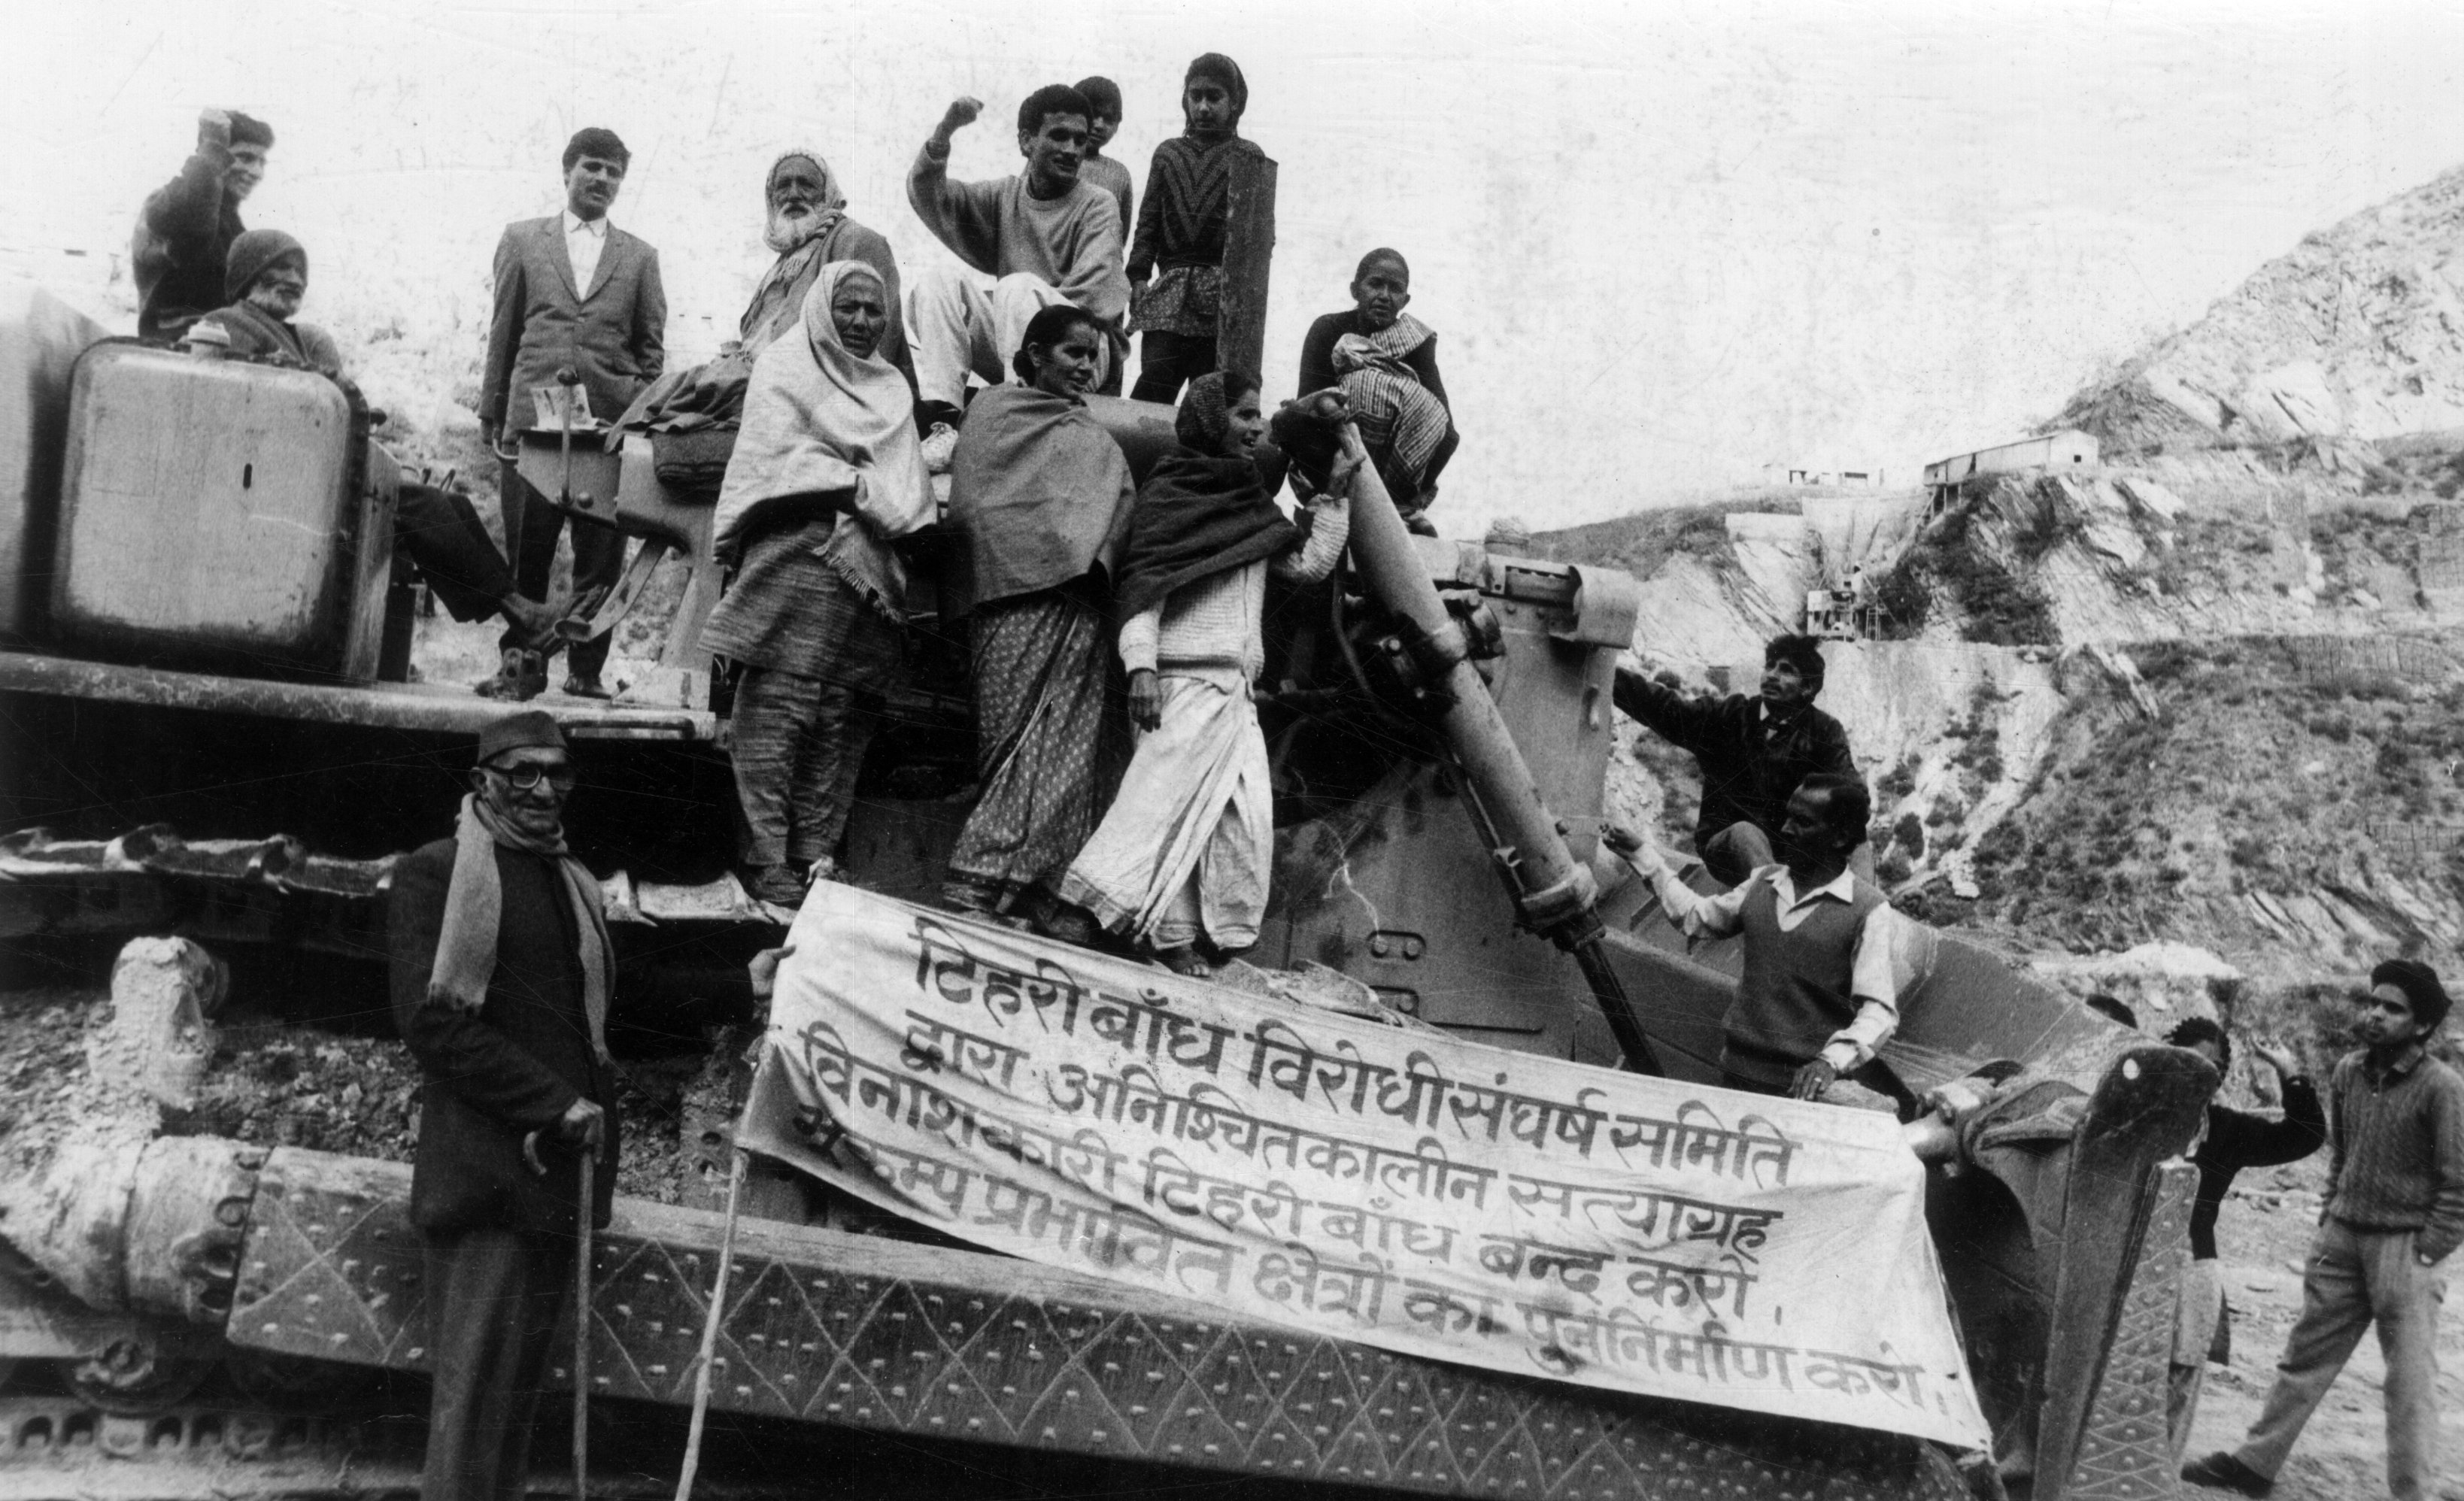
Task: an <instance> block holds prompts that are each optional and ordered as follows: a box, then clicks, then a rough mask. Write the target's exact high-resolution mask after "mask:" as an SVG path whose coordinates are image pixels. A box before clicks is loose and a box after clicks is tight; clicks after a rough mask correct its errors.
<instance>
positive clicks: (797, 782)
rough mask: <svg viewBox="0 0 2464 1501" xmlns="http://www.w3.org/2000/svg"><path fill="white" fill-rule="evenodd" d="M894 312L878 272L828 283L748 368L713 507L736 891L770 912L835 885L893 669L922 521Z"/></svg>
mask: <svg viewBox="0 0 2464 1501" xmlns="http://www.w3.org/2000/svg"><path fill="white" fill-rule="evenodd" d="M889 304H890V291H889V288H888V286H887V285H886V284H885V283H884V281H883V279H882V276H881V274H880V272H876V271H874V270H873V269H872V267H871V266H869V265H867V264H865V263H864V262H861V261H832V262H829V263H828V264H826V265H825V266H823V267H822V268H821V271H820V272H819V273H818V274H817V275H816V276H815V277H814V278H813V284H812V290H811V291H809V292H807V293H806V294H804V303H803V310H802V316H803V322H802V326H801V329H800V330H799V332H798V333H797V334H795V335H793V336H791V337H785V338H781V339H779V340H778V341H777V342H775V343H773V344H771V345H770V346H769V347H768V348H767V349H765V350H763V351H762V353H761V358H760V359H758V360H756V361H755V362H754V366H753V379H752V383H751V386H750V388H749V390H748V392H747V394H746V397H745V402H744V429H743V431H742V432H741V433H740V434H739V435H738V436H737V441H736V451H735V453H734V455H733V456H732V457H731V458H730V459H729V460H728V465H727V479H726V482H725V484H724V485H722V486H721V487H720V489H719V496H718V513H717V516H716V518H715V519H716V537H715V543H716V550H717V553H718V555H719V557H720V559H721V560H723V561H726V562H729V563H732V564H734V565H736V568H737V573H736V578H735V582H734V584H733V585H732V586H731V587H730V588H729V590H728V593H727V597H726V598H723V599H721V600H720V601H719V604H718V608H717V609H716V610H715V611H713V612H712V614H711V618H710V624H709V625H708V626H707V627H706V628H705V629H704V631H703V633H702V642H703V644H704V645H705V646H707V647H708V648H709V649H710V650H711V651H712V652H713V653H714V654H715V655H717V656H721V657H725V658H727V659H729V660H730V661H732V662H735V663H738V664H739V665H740V666H741V667H742V668H743V677H742V680H741V681H740V682H739V684H738V685H737V690H736V719H735V727H734V728H735V742H736V749H735V761H736V792H737V802H738V803H739V804H740V805H741V807H742V809H743V813H744V841H743V846H742V853H743V859H744V863H745V865H746V867H747V869H748V880H747V885H748V887H749V888H750V889H751V891H752V893H753V895H754V896H756V897H757V898H759V899H760V900H761V901H763V902H768V903H776V904H778V905H781V906H788V907H792V906H796V905H798V904H800V903H802V902H803V894H804V885H805V882H806V881H809V880H815V879H827V878H830V877H834V876H835V875H836V874H837V870H838V866H837V859H836V856H837V850H838V843H839V838H840V836H841V835H843V834H844V833H845V832H846V830H847V814H848V812H849V811H850V809H851V808H852V807H853V803H854V795H855V775H856V770H857V768H858V767H859V766H861V765H862V764H863V761H864V751H865V747H866V746H867V745H868V744H869V743H870V741H871V739H872V734H873V731H874V729H876V728H878V726H879V723H880V703H881V697H882V695H883V694H884V693H886V692H887V691H888V690H889V689H890V688H891V686H892V685H894V684H895V682H896V679H897V674H898V670H899V666H900V663H901V659H902V657H903V655H904V636H903V631H904V629H905V625H906V615H905V609H904V607H905V602H906V597H907V575H906V570H905V569H904V567H903V566H902V565H901V564H900V562H899V560H898V555H897V554H896V553H894V552H892V551H891V548H890V545H889V544H890V542H891V539H893V538H897V537H903V536H906V535H908V534H909V533H913V532H914V531H916V530H918V529H919V528H921V527H923V526H924V525H925V524H926V523H927V522H929V521H931V520H932V519H933V490H932V483H931V481H930V480H928V479H927V478H926V476H925V473H924V453H923V447H922V445H921V444H920V443H919V442H918V440H917V438H916V435H915V424H914V411H915V398H914V393H913V391H911V390H910V389H909V388H908V384H907V378H906V377H905V376H902V375H900V374H899V373H898V371H897V370H896V369H894V368H892V367H891V364H890V362H889V361H888V360H886V359H883V358H882V357H881V352H880V345H881V340H882V338H883V337H885V333H886V331H887V329H888V328H889V323H890V312H889ZM794 866H803V867H804V868H805V870H806V872H807V873H808V874H807V875H805V876H804V877H801V878H800V877H799V876H798V875H797V874H796V872H795V870H794V869H793V868H792V867H794Z"/></svg>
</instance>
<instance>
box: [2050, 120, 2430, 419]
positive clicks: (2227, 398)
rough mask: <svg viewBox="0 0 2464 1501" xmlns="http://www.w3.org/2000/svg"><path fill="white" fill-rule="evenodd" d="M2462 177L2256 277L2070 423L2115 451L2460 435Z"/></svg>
mask: <svg viewBox="0 0 2464 1501" xmlns="http://www.w3.org/2000/svg"><path fill="white" fill-rule="evenodd" d="M2459 323H2464V169H2458V170H2456V171H2453V172H2449V173H2447V174H2446V175H2444V176H2442V177H2439V178H2437V179H2436V180H2434V181H2432V182H2431V183H2428V184H2426V185H2422V186H2421V187H2418V188H2415V189H2413V190H2412V191H2411V192H2409V193H2406V194H2404V195H2402V196H2400V197H2397V198H2394V199H2390V200H2389V201H2387V203H2384V204H2381V205H2379V206H2378V207H2374V208H2370V209H2367V210H2365V211H2364V212H2361V213H2357V214H2355V215H2353V216H2352V217H2351V218H2349V219H2346V220H2344V221H2343V223H2341V224H2338V225H2336V226H2334V227H2333V228H2328V229H2323V230H2321V231H2320V232H2318V233H2315V234H2312V235H2311V236H2309V237H2308V238H2307V239H2304V240H2303V241H2302V242H2301V243H2300V244H2299V245H2298V246H2296V247H2295V248H2294V249H2293V250H2292V251H2291V252H2290V253H2288V254H2285V255H2283V256H2280V257H2278V258H2277V259H2276V260H2274V261H2271V262H2269V263H2268V264H2267V265H2265V266H2263V267H2261V268H2260V269H2259V271H2258V272H2256V273H2255V275H2253V276H2252V277H2251V278H2250V279H2249V280H2248V281H2246V282H2244V283H2243V284H2242V285H2241V287H2240V288H2239V289H2237V290H2236V291H2234V292H2233V294H2232V295H2230V296H2227V297H2225V298H2223V299H2222V300H2221V301H2219V302H2217V303H2216V304H2215V305H2214V306H2213V307H2211V308H2210V309H2209V310H2208V313H2207V315H2205V316H2204V317H2202V318H2200V319H2199V320H2198V321H2197V322H2195V323H2193V324H2191V325H2190V326H2189V327H2188V328H2186V329H2183V330H2182V331H2181V332H2179V333H2177V334H2175V335H2173V336H2172V337H2168V338H2166V339H2164V340H2162V341H2161V342H2159V343H2158V344H2156V345H2155V347H2153V348H2152V349H2149V350H2148V351H2146V352H2145V354H2143V355H2142V356H2140V357H2139V358H2138V359H2132V360H2130V361H2128V362H2127V363H2125V364H2124V365H2123V366H2122V367H2121V368H2120V369H2119V370H2116V371H2114V372H2113V373H2112V374H2111V375H2110V376H2109V377H2107V378H2105V379H2102V380H2100V381H2093V382H2091V383H2090V384H2089V385H2088V386H2087V387H2086V388H2085V389H2083V390H2081V391H2080V392H2079V395H2078V396H2077V397H2075V398H2073V399H2072V401H2071V402H2070V404H2069V406H2068V407H2067V408H2065V410H2064V411H2063V413H2062V415H2061V418H2060V420H2059V422H2060V424H2061V425H2065V426H2079V427H2084V428H2086V429H2087V430H2089V431H2091V432H2094V433H2095V434H2097V436H2098V437H2100V438H2101V439H2103V440H2104V443H2105V445H2106V451H2107V454H2108V456H2110V455H2111V454H2112V453H2113V452H2114V450H2116V449H2123V450H2148V449H2155V448H2160V447H2161V448H2165V449H2168V450H2169V449H2174V448H2178V447H2182V446H2194V447H2196V446H2211V445H2214V444H2218V443H2238V442H2260V443H2268V442H2281V441H2285V440H2289V439H2295V438H2325V439H2336V438H2358V439H2365V440H2366V439H2382V438H2389V437H2395V436H2398V435H2402V434H2408V433H2423V432H2438V431H2442V430H2446V429H2452V428H2455V427H2464V347H2459V344H2458V342H2457V339H2456V337H2455V329H2456V327H2457V326H2458V325H2459Z"/></svg>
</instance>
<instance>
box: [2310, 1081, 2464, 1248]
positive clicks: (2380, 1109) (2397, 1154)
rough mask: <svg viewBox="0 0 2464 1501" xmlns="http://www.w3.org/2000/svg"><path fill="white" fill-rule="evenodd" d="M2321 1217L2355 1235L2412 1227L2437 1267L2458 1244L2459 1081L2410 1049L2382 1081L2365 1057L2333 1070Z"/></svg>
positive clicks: (2463, 1214)
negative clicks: (2328, 1168)
mask: <svg viewBox="0 0 2464 1501" xmlns="http://www.w3.org/2000/svg"><path fill="white" fill-rule="evenodd" d="M2327 1096H2328V1099H2329V1102H2330V1105H2331V1108H2332V1110H2333V1112H2334V1114H2333V1122H2334V1129H2333V1133H2332V1134H2331V1135H2330V1137H2329V1141H2330V1142H2333V1143H2334V1152H2335V1166H2334V1169H2333V1171H2332V1173H2331V1175H2330V1176H2329V1178H2328V1182H2329V1184H2330V1185H2331V1187H2330V1188H2329V1189H2328V1198H2327V1212H2328V1213H2329V1214H2332V1215H2334V1216H2335V1217H2336V1218H2337V1219H2340V1220H2342V1221H2343V1222H2344V1223H2345V1224H2346V1225H2349V1226H2351V1227H2352V1228H2353V1229H2358V1230H2382V1231H2383V1230H2419V1231H2420V1232H2421V1239H2420V1242H2419V1244H2418V1245H2417V1246H2415V1248H2414V1249H2415V1250H2416V1251H2419V1252H2420V1253H2421V1254H2423V1255H2426V1256H2428V1257H2430V1258H2431V1259H2432V1260H2437V1259H2439V1258H2441V1257H2444V1256H2445V1255H2446V1254H2447V1253H2448V1252H2449V1251H2453V1250H2454V1249H2455V1247H2456V1246H2457V1244H2458V1243H2464V1078H2459V1077H2457V1076H2456V1073H2455V1071H2454V1070H2453V1069H2451V1068H2449V1067H2448V1066H2447V1065H2446V1064H2444V1063H2441V1062H2439V1061H2438V1060H2437V1059H2436V1058H2433V1057H2431V1056H2429V1055H2427V1054H2425V1053H2423V1052H2422V1051H2421V1050H2420V1049H2419V1048H2414V1049H2413V1050H2411V1051H2410V1052H2409V1053H2408V1054H2407V1055H2405V1056H2404V1057H2403V1058H2401V1059H2399V1060H2398V1061H2397V1062H2396V1064H2395V1065H2394V1066H2393V1067H2392V1068H2390V1069H2388V1070H2387V1073H2386V1074H2384V1075H2380V1074H2375V1073H2373V1072H2372V1071H2371V1069H2370V1066H2369V1053H2368V1051H2367V1050H2364V1051H2362V1052H2358V1053H2348V1054H2346V1055H2344V1056H2343V1058H2342V1059H2341V1060H2339V1061H2338V1062H2337V1064H2336V1072H2335V1073H2334V1075H2333V1076H2331V1077H2330V1078H2329V1081H2328V1085H2327Z"/></svg>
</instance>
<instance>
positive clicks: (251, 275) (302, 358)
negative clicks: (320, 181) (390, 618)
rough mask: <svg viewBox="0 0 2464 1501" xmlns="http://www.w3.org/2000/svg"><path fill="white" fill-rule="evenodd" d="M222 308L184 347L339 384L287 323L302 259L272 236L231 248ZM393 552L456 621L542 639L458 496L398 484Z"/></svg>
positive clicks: (304, 334) (328, 352)
mask: <svg viewBox="0 0 2464 1501" xmlns="http://www.w3.org/2000/svg"><path fill="white" fill-rule="evenodd" d="M224 292H225V294H226V295H227V296H229V297H230V299H231V303H230V305H229V306H228V307H224V308H221V309H219V310H217V311H215V312H213V313H209V314H208V315H206V316H205V317H203V318H200V319H198V320H197V324H196V326H194V327H192V328H191V329H190V330H189V337H190V339H191V341H192V342H196V343H201V344H210V343H212V342H214V337H213V336H214V334H215V333H216V332H217V331H219V333H220V334H221V335H222V342H223V343H224V344H225V346H226V348H227V352H228V353H230V354H231V355H236V356H243V357H246V358H249V359H265V360H270V361H272V362H274V363H276V364H289V365H298V366H301V367H303V368H305V369H309V370H315V371H318V372H319V373H321V374H324V375H328V376H331V377H333V378H334V379H335V380H337V381H341V380H343V374H342V355H341V349H340V347H339V346H337V345H336V344H335V342H334V340H333V338H332V337H331V336H329V335H328V334H326V332H325V331H324V330H323V329H320V328H319V327H317V326H316V325H315V324H313V323H300V322H297V321H295V319H296V317H297V314H298V312H299V304H300V303H301V302H302V301H304V300H305V299H306V297H307V295H308V251H307V250H306V248H305V247H303V246H302V245H300V243H299V242H298V241H297V240H295V239H293V238H292V237H291V236H290V235H287V234H285V233H283V232H282V231H281V230H279V229H251V230H249V231H248V232H247V233H245V234H243V235H241V236H240V237H239V238H238V239H236V240H233V241H232V242H231V256H230V261H229V268H228V271H227V272H226V273H225V277H224ZM393 525H394V536H393V542H394V547H395V549H396V550H397V551H399V552H401V553H402V554H404V555H407V556H408V557H409V559H410V560H411V562H412V563H413V564H414V565H416V566H417V567H418V569H419V572H420V576H422V577H423V578H425V579H427V581H428V587H429V589H430V590H432V591H434V593H435V595H436V598H437V599H438V600H439V601H440V602H442V603H443V604H444V606H445V608H446V609H447V610H448V611H450V612H451V614H452V616H453V618H454V619H455V620H485V619H486V618H488V617H489V616H491V615H502V616H503V617H504V618H505V622H506V623H507V624H508V625H510V626H511V627H512V628H513V629H515V630H517V631H519V632H521V633H523V634H524V635H526V636H532V637H538V638H545V637H546V636H547V635H548V634H549V632H550V631H551V629H552V628H553V627H554V625H555V623H556V613H555V612H554V611H553V610H551V609H550V608H549V607H548V606H546V605H544V604H542V603H540V602H539V600H537V599H533V598H530V597H529V596H527V595H525V594H523V593H522V592H521V591H520V590H519V589H518V588H517V587H516V586H515V583H514V575H513V571H512V570H511V569H509V568H507V567H506V566H505V559H504V556H503V555H501V554H499V553H498V552H497V551H496V544H495V542H494V541H493V540H491V539H490V538H489V536H488V529H487V527H486V526H485V525H484V524H482V523H481V521H480V520H479V512H478V511H477V510H475V509H474V508H473V506H472V504H471V501H470V499H469V497H467V496H465V495H461V494H458V493H456V492H455V491H452V490H450V489H440V488H438V487H436V486H433V485H422V484H416V483H414V482H412V481H409V480H405V481H403V482H402V485H401V486H400V488H399V489H398V490H397V492H396V496H395V501H394V523H393Z"/></svg>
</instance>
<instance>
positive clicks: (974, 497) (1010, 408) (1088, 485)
mask: <svg viewBox="0 0 2464 1501" xmlns="http://www.w3.org/2000/svg"><path fill="white" fill-rule="evenodd" d="M1136 495H1137V489H1136V486H1135V485H1134V484H1133V482H1132V480H1131V478H1130V466H1129V461H1127V460H1126V459H1124V458H1122V457H1121V447H1120V445H1118V444H1116V443H1114V442H1113V441H1112V437H1111V434H1110V433H1108V432H1106V431H1105V430H1104V428H1103V425H1102V424H1099V423H1097V422H1096V421H1095V419H1094V417H1093V416H1091V415H1090V414H1089V412H1088V410H1087V404H1086V403H1085V402H1079V401H1073V400H1071V399H1070V398H1067V397H1061V396H1054V395H1052V394H1050V393H1049V392H1046V391H1044V390H1041V389H1039V388H1037V387H1035V386H1031V385H997V386H994V387H993V388H992V389H990V390H988V391H986V392H984V393H983V394H982V395H980V396H979V397H977V398H976V400H975V404H973V405H972V406H970V407H968V408H967V416H966V421H965V423H964V424H962V425H961V426H960V427H959V429H958V445H957V448H956V449H954V450H953V451H952V452H951V455H950V523H951V525H952V526H954V527H956V528H957V531H958V533H959V535H960V537H961V538H962V539H963V541H964V543H965V545H964V546H962V547H960V548H959V549H957V560H956V561H957V567H956V568H954V569H953V570H952V571H951V572H952V577H951V578H950V579H949V580H948V587H947V589H946V591H945V593H944V596H943V604H944V607H945V608H946V609H947V610H948V612H949V613H950V614H951V615H952V616H953V617H957V616H960V615H964V614H966V613H967V612H968V611H970V610H972V609H973V608H974V607H975V606H977V605H979V604H991V603H994V602H996V601H998V600H1001V599H1009V598H1016V597H1018V596H1020V595H1023V594H1033V593H1035V592H1037V591H1038V590H1044V589H1055V588H1059V587H1060V586H1061V585H1063V584H1067V583H1072V582H1075V581H1076V580H1078V579H1080V578H1082V577H1084V576H1086V575H1087V573H1088V571H1089V570H1090V569H1093V568H1097V567H1101V568H1102V569H1104V570H1105V571H1106V572H1107V573H1109V572H1110V571H1111V567H1112V564H1113V561H1114V559H1115V558H1116V557H1117V556H1118V555H1119V552H1120V545H1121V537H1122V533H1124V532H1126V531H1127V530H1128V526H1129V519H1130V510H1131V505H1132V502H1133V501H1134V500H1135V498H1136Z"/></svg>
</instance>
